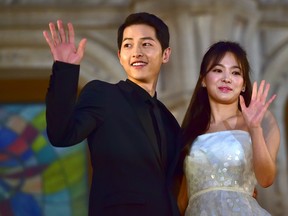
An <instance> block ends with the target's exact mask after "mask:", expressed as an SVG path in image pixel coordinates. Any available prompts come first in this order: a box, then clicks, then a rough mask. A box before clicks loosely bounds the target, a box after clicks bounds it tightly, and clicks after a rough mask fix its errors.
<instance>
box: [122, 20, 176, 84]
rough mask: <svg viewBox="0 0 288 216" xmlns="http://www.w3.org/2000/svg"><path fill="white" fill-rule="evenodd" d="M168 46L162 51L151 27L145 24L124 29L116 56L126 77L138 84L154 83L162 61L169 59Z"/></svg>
mask: <svg viewBox="0 0 288 216" xmlns="http://www.w3.org/2000/svg"><path fill="white" fill-rule="evenodd" d="M169 56H170V48H167V49H165V50H164V52H162V48H161V44H160V42H159V41H158V39H157V37H156V33H155V30H154V28H153V27H151V26H148V25H145V24H137V25H131V26H128V27H126V28H125V29H124V32H123V41H122V45H121V49H120V50H119V52H118V57H119V60H120V63H121V65H122V66H123V68H124V70H125V71H126V74H127V76H128V79H130V80H131V81H133V82H135V83H137V84H139V85H140V86H141V84H155V85H156V82H157V79H158V75H159V72H160V68H161V65H162V63H166V62H168V60H169Z"/></svg>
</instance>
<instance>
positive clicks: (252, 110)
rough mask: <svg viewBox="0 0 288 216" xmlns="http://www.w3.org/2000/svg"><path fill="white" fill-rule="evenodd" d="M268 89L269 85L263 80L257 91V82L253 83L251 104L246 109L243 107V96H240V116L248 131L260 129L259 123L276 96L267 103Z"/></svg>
mask: <svg viewBox="0 0 288 216" xmlns="http://www.w3.org/2000/svg"><path fill="white" fill-rule="evenodd" d="M269 89H270V84H269V83H265V80H262V81H261V83H260V86H259V89H257V82H254V84H253V90H252V97H251V102H250V104H249V106H248V107H246V105H245V102H244V98H243V96H242V95H240V106H241V109H242V114H243V117H244V119H245V122H246V124H247V126H248V128H249V129H252V128H257V127H261V122H262V119H263V117H264V115H265V112H266V111H267V109H268V107H269V106H270V104H271V103H272V102H273V101H274V99H275V98H276V95H275V94H274V95H273V96H272V97H271V98H270V99H269V100H268V101H266V99H267V96H268V92H269Z"/></svg>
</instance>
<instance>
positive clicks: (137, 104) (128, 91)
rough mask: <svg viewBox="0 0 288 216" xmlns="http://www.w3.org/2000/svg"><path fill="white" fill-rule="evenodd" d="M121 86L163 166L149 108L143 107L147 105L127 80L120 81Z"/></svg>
mask: <svg viewBox="0 0 288 216" xmlns="http://www.w3.org/2000/svg"><path fill="white" fill-rule="evenodd" d="M119 87H120V89H121V91H122V93H123V95H124V96H125V98H126V99H127V102H128V103H129V104H130V105H131V107H132V108H133V110H134V111H135V113H136V115H137V118H138V120H139V121H140V125H141V127H142V129H143V130H144V131H145V134H146V136H147V137H148V139H149V143H150V144H151V146H152V148H153V151H154V152H155V154H156V157H157V160H158V162H159V163H160V164H161V166H162V160H161V157H160V152H159V148H158V144H157V137H156V135H155V132H154V127H153V122H152V119H151V116H150V113H149V110H148V109H143V107H145V106H147V104H146V103H145V102H143V101H142V100H141V99H140V98H139V97H138V96H137V94H136V93H135V91H133V89H132V88H131V87H130V86H128V85H127V84H126V83H125V82H123V81H121V82H119Z"/></svg>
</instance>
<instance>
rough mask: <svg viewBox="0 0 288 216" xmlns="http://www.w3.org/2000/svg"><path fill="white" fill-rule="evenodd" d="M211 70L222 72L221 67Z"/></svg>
mask: <svg viewBox="0 0 288 216" xmlns="http://www.w3.org/2000/svg"><path fill="white" fill-rule="evenodd" d="M212 71H213V72H216V73H221V72H222V70H221V69H218V68H214V69H213V70H212Z"/></svg>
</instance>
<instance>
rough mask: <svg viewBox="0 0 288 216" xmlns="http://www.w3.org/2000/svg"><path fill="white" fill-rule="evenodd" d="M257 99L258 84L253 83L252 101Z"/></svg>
mask: <svg viewBox="0 0 288 216" xmlns="http://www.w3.org/2000/svg"><path fill="white" fill-rule="evenodd" d="M256 98H257V82H254V83H253V89H252V96H251V100H252V101H254V100H256Z"/></svg>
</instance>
